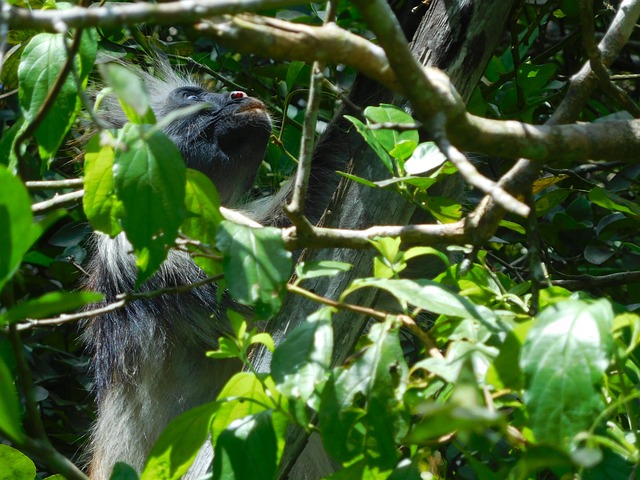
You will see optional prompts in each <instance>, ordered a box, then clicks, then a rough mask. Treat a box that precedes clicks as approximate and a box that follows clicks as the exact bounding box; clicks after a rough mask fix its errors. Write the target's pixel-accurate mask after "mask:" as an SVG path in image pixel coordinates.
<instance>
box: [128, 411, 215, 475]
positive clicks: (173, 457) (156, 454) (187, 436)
mask: <svg viewBox="0 0 640 480" xmlns="http://www.w3.org/2000/svg"><path fill="white" fill-rule="evenodd" d="M219 407H220V403H218V402H211V403H206V404H204V405H201V406H199V407H196V408H193V409H191V410H188V411H187V412H185V413H183V414H182V415H180V416H179V417H177V418H176V419H175V420H173V421H172V422H171V423H170V424H169V425H168V426H167V428H165V430H164V432H162V435H160V438H159V439H158V441H157V442H156V444H155V445H154V446H153V449H152V450H151V453H150V454H149V458H148V460H147V463H146V465H145V467H144V470H143V471H142V475H141V476H140V478H141V480H156V479H157V480H163V479H175V480H177V479H179V478H181V477H182V475H184V474H185V473H186V472H187V470H188V469H189V467H190V466H191V464H192V463H193V461H194V460H195V458H196V455H197V454H198V451H199V450H200V447H202V444H203V443H204V442H205V441H206V439H207V436H208V435H209V425H210V424H211V419H212V418H213V415H214V414H215V413H216V411H217V410H218V408H219Z"/></svg>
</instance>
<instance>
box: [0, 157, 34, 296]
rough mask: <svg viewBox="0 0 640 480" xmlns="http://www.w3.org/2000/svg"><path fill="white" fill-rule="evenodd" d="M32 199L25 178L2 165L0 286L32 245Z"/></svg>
mask: <svg viewBox="0 0 640 480" xmlns="http://www.w3.org/2000/svg"><path fill="white" fill-rule="evenodd" d="M32 223H33V215H32V214H31V200H30V199H29V194H28V193H27V189H26V188H25V187H24V185H23V184H22V182H21V181H20V180H19V179H18V178H16V177H14V176H13V175H12V174H11V173H9V171H8V170H7V169H5V168H4V167H0V290H2V287H4V285H5V283H7V281H8V280H9V279H10V278H11V277H12V276H13V274H14V273H15V271H16V270H17V269H18V267H19V266H20V262H21V261H22V257H23V256H24V254H25V253H26V252H27V250H29V247H30V246H31V244H30V242H29V241H26V239H29V238H30V237H31V228H32V227H31V224H32Z"/></svg>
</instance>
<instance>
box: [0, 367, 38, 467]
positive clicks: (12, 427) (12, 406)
mask: <svg viewBox="0 0 640 480" xmlns="http://www.w3.org/2000/svg"><path fill="white" fill-rule="evenodd" d="M21 418H22V415H21V413H20V402H19V400H18V391H17V390H16V385H15V383H14V381H13V375H12V374H11V370H10V369H9V367H8V366H7V364H6V363H5V362H4V360H3V359H2V357H0V431H2V432H3V433H4V434H5V435H6V436H7V437H8V438H10V439H11V440H13V441H15V442H22V441H23V440H24V430H23V429H22V421H21ZM1 446H2V445H0V447H1ZM0 465H2V451H1V450H0ZM3 471H4V469H2V468H0V472H3ZM34 473H35V472H34ZM0 478H2V474H1V473H0ZM32 478H33V477H32Z"/></svg>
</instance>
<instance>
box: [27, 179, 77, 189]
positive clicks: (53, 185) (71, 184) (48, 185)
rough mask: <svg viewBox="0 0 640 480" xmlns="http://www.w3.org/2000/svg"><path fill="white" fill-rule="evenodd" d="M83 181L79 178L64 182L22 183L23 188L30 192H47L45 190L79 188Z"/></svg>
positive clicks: (41, 181)
mask: <svg viewBox="0 0 640 480" xmlns="http://www.w3.org/2000/svg"><path fill="white" fill-rule="evenodd" d="M82 184H83V181H82V179H81V178H67V179H64V180H34V181H28V182H24V185H25V187H27V188H28V189H30V190H47V189H52V190H55V189H65V188H76V187H81V186H82Z"/></svg>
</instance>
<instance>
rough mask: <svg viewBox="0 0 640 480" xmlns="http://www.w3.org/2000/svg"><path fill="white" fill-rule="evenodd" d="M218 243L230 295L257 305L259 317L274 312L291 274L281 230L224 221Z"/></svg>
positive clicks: (277, 307)
mask: <svg viewBox="0 0 640 480" xmlns="http://www.w3.org/2000/svg"><path fill="white" fill-rule="evenodd" d="M217 246H218V248H219V249H220V251H221V252H223V254H224V261H223V268H224V275H225V280H226V282H227V285H228V287H229V292H230V293H231V296H232V297H233V298H234V299H235V300H237V301H238V302H240V303H242V304H244V305H249V306H251V307H253V308H254V311H255V315H256V317H257V318H258V319H268V318H271V317H272V316H273V315H275V314H276V313H277V312H278V310H280V307H281V305H282V301H283V299H284V295H285V293H286V283H287V281H288V280H289V276H290V275H291V268H292V265H291V253H290V252H288V251H287V250H285V248H284V243H283V241H282V235H281V233H280V230H278V229H274V228H250V227H246V226H243V225H238V224H235V223H231V222H227V221H225V222H222V223H221V224H220V227H219V229H218V234H217Z"/></svg>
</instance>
